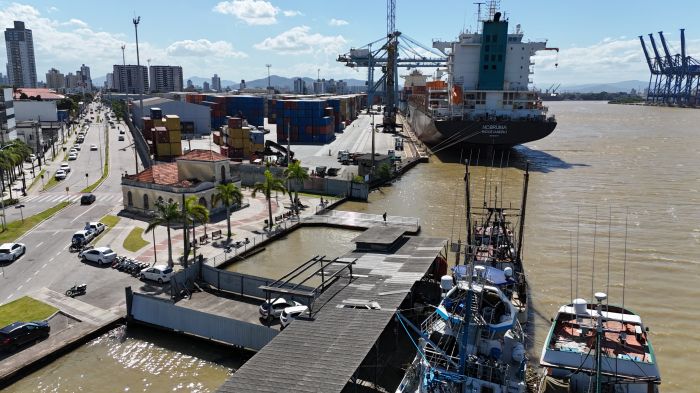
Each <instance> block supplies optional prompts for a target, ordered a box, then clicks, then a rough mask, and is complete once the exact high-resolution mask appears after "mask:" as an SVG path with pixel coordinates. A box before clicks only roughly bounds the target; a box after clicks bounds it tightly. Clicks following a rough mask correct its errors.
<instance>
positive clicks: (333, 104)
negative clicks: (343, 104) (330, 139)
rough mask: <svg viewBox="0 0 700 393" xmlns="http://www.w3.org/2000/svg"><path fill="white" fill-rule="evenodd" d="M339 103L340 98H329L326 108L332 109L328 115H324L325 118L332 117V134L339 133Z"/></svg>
mask: <svg viewBox="0 0 700 393" xmlns="http://www.w3.org/2000/svg"><path fill="white" fill-rule="evenodd" d="M340 101H341V100H340V98H331V99H329V100H328V107H329V108H332V112H331V113H330V114H326V116H333V131H334V132H339V131H340V121H341V115H340Z"/></svg>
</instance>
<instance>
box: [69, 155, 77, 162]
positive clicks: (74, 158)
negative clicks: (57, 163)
mask: <svg viewBox="0 0 700 393" xmlns="http://www.w3.org/2000/svg"><path fill="white" fill-rule="evenodd" d="M77 159H78V154H77V153H70V154H69V155H68V161H74V160H77Z"/></svg>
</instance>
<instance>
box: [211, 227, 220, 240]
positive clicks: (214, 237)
mask: <svg viewBox="0 0 700 393" xmlns="http://www.w3.org/2000/svg"><path fill="white" fill-rule="evenodd" d="M220 237H221V230H220V229H219V230H218V231H212V233H211V238H212V239H218V238H220Z"/></svg>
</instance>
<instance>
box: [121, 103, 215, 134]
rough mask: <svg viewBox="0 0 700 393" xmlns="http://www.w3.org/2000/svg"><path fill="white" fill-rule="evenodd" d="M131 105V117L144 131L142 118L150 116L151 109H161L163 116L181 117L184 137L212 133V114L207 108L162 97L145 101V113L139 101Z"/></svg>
mask: <svg viewBox="0 0 700 393" xmlns="http://www.w3.org/2000/svg"><path fill="white" fill-rule="evenodd" d="M131 105H132V106H131V116H132V118H133V119H134V123H135V125H136V126H137V127H139V128H140V129H143V121H142V120H141V118H142V117H144V116H146V117H148V116H150V113H151V108H160V109H161V111H162V112H163V115H177V116H179V117H180V121H181V123H182V134H183V137H186V136H188V135H191V134H195V135H197V136H201V135H209V133H210V132H211V113H210V110H209V108H207V107H205V106H202V105H196V104H191V103H188V102H185V101H175V100H171V99H168V98H160V97H153V98H147V99H144V100H143V107H144V110H143V112H142V111H141V105H140V102H139V100H134V101H133V102H132V103H131Z"/></svg>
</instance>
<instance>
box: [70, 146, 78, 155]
mask: <svg viewBox="0 0 700 393" xmlns="http://www.w3.org/2000/svg"><path fill="white" fill-rule="evenodd" d="M68 153H75V154H78V150H77V149H76V148H74V147H71V149H70V150H69V151H68Z"/></svg>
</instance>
